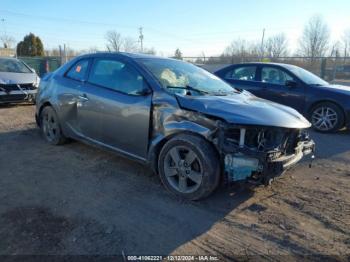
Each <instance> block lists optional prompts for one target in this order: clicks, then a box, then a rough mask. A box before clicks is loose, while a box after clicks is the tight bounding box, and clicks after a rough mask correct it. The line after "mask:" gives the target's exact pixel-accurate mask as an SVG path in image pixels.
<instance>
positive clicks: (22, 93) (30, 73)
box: [0, 57, 40, 104]
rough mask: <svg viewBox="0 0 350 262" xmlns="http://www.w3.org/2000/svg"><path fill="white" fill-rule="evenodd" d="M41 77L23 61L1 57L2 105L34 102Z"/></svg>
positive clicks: (0, 91)
mask: <svg viewBox="0 0 350 262" xmlns="http://www.w3.org/2000/svg"><path fill="white" fill-rule="evenodd" d="M39 83H40V78H39V76H38V75H37V74H36V73H35V71H34V70H33V69H32V68H30V67H29V66H28V65H26V64H25V63H24V62H23V61H21V60H19V59H16V58H10V57H6V58H5V57H0V104H4V103H20V102H34V101H35V96H36V93H37V89H38V86H39Z"/></svg>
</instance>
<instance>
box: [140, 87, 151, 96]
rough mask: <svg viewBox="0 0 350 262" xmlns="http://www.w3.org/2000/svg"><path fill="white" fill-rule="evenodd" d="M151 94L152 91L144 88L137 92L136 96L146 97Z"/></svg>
mask: <svg viewBox="0 0 350 262" xmlns="http://www.w3.org/2000/svg"><path fill="white" fill-rule="evenodd" d="M151 93H152V91H151V89H150V88H148V87H144V88H143V89H142V90H140V91H137V95H139V96H148V95H149V94H151Z"/></svg>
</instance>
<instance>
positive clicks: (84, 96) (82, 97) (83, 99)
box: [78, 94, 89, 102]
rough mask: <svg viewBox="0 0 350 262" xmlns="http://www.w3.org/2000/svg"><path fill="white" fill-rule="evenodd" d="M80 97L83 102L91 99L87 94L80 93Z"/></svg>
mask: <svg viewBox="0 0 350 262" xmlns="http://www.w3.org/2000/svg"><path fill="white" fill-rule="evenodd" d="M78 98H79V100H80V101H81V102H86V101H89V98H87V96H86V94H83V95H79V96H78Z"/></svg>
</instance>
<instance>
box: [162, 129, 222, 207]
mask: <svg viewBox="0 0 350 262" xmlns="http://www.w3.org/2000/svg"><path fill="white" fill-rule="evenodd" d="M158 170H159V175H160V179H161V181H162V183H163V185H164V186H165V188H166V189H168V190H169V191H170V192H171V193H173V194H175V195H176V196H178V197H181V198H185V199H188V200H198V199H202V198H205V197H207V196H209V195H210V194H211V193H212V192H213V191H214V190H215V189H216V188H217V186H218V184H219V181H220V161H219V157H218V155H217V153H216V151H215V149H214V148H213V146H212V145H211V144H210V143H209V142H208V141H206V140H205V139H203V138H201V137H198V136H195V135H187V134H185V135H178V136H176V137H174V138H172V139H171V140H169V141H168V142H167V143H166V144H165V145H164V147H163V148H162V150H161V152H160V154H159V158H158Z"/></svg>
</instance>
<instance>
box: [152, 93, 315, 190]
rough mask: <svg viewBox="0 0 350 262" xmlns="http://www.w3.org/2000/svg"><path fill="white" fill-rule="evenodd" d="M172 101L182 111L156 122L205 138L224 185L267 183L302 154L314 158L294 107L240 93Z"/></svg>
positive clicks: (305, 125) (304, 123) (304, 125)
mask: <svg viewBox="0 0 350 262" xmlns="http://www.w3.org/2000/svg"><path fill="white" fill-rule="evenodd" d="M177 99H178V102H179V105H180V107H181V109H182V110H180V112H182V113H179V112H177V114H174V112H172V113H173V114H172V116H171V117H170V118H169V119H171V121H169V122H168V121H166V120H165V119H166V118H164V120H165V121H157V122H160V123H162V126H163V127H174V126H177V129H180V128H179V127H183V129H184V130H188V131H192V132H194V133H199V134H200V135H201V136H204V137H205V139H207V140H208V141H210V142H211V143H212V144H213V145H214V147H215V148H216V150H217V152H218V153H219V155H220V161H221V166H222V168H221V169H222V172H223V173H224V180H225V181H226V182H227V183H231V182H238V181H247V180H248V181H250V182H252V183H256V184H260V183H264V184H268V183H270V182H271V180H272V179H273V178H274V177H276V176H279V175H281V174H283V172H284V171H285V170H287V169H288V168H289V167H292V166H293V165H295V164H296V163H298V162H299V161H300V160H301V159H302V158H303V157H304V156H309V157H310V160H311V161H312V159H313V158H314V151H315V143H314V142H313V140H312V139H310V137H309V135H308V133H307V129H308V128H309V127H310V123H309V122H308V121H307V120H306V119H305V118H304V117H303V116H301V115H300V114H299V113H298V112H296V111H295V110H294V109H291V108H289V107H285V106H282V105H279V104H276V103H273V102H270V101H267V100H263V99H260V98H257V97H254V96H252V95H250V94H247V93H245V92H243V93H241V94H235V95H233V96H226V97H209V96H207V97H186V96H177ZM160 114H162V113H160ZM169 115H170V114H169ZM174 115H179V117H177V118H174ZM180 119H181V120H180ZM188 123H191V124H192V125H195V128H193V130H191V129H190V128H189V126H190V125H189V124H188ZM199 127H201V128H199ZM166 129H167V128H166ZM169 129H172V128H169Z"/></svg>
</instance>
